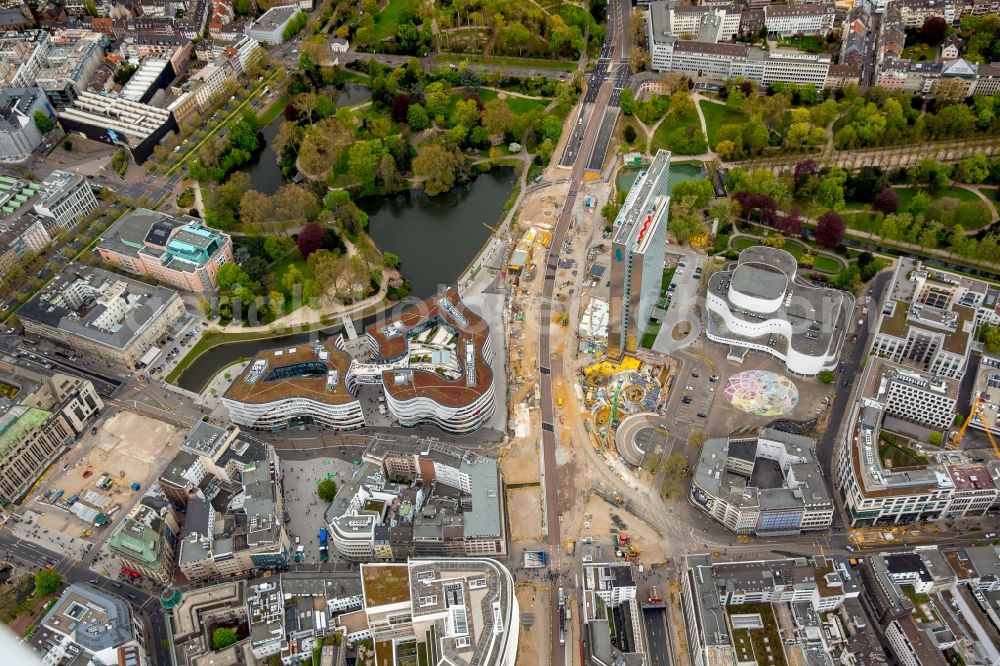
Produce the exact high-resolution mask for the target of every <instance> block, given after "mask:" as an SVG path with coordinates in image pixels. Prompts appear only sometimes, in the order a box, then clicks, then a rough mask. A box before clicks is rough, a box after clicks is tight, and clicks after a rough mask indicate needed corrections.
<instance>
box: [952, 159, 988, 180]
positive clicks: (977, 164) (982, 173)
mask: <svg viewBox="0 0 1000 666" xmlns="http://www.w3.org/2000/svg"><path fill="white" fill-rule="evenodd" d="M957 175H958V178H959V180H961V181H962V182H963V183H981V182H983V181H984V180H986V179H987V178H989V175H990V164H989V161H988V160H987V159H986V155H984V154H982V153H977V154H975V155H973V156H972V157H969V158H967V159H964V160H962V161H961V162H959V163H958V174H957Z"/></svg>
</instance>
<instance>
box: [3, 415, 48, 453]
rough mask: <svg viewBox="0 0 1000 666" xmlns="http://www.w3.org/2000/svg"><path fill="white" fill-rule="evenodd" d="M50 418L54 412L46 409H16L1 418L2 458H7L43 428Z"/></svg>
mask: <svg viewBox="0 0 1000 666" xmlns="http://www.w3.org/2000/svg"><path fill="white" fill-rule="evenodd" d="M50 416H52V412H47V411H45V410H44V409H36V408H35V407H29V408H27V409H26V410H25V409H24V408H17V407H15V408H14V409H11V410H10V412H8V413H7V414H6V415H5V416H4V417H3V418H0V457H3V456H6V455H7V453H8V452H9V451H10V450H11V448H12V447H13V446H14V445H15V444H18V443H20V442H21V440H23V439H24V438H25V437H26V436H27V435H28V433H29V432H31V431H32V430H34V429H35V428H38V427H41V425H42V424H43V423H45V421H47V420H48V418H49V417H50Z"/></svg>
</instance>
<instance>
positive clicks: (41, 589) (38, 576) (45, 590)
mask: <svg viewBox="0 0 1000 666" xmlns="http://www.w3.org/2000/svg"><path fill="white" fill-rule="evenodd" d="M62 582H63V579H62V576H60V575H59V573H58V572H56V571H53V570H52V569H42V570H41V571H37V572H35V596H37V597H44V596H47V595H49V594H52V593H53V592H55V591H56V590H58V589H59V586H60V585H62Z"/></svg>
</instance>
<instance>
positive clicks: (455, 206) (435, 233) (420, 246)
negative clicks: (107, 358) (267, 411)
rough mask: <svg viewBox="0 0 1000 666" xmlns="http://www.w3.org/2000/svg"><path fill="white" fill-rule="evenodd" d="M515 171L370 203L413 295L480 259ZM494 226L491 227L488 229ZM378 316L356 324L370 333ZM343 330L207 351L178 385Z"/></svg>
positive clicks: (372, 226)
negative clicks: (440, 190)
mask: <svg viewBox="0 0 1000 666" xmlns="http://www.w3.org/2000/svg"><path fill="white" fill-rule="evenodd" d="M515 178H516V176H515V171H514V169H510V168H500V169H493V170H492V171H490V172H489V173H484V174H482V175H480V176H479V177H477V178H476V179H475V180H473V181H471V182H469V183H466V184H465V185H460V186H458V187H456V188H453V189H452V190H451V191H449V192H446V193H444V194H441V195H438V196H436V197H433V198H431V197H428V196H427V195H426V194H424V192H423V191H422V190H411V191H409V192H403V193H400V194H397V195H393V196H391V197H383V198H379V199H368V200H366V201H362V202H361V204H360V205H361V207H362V208H363V209H364V210H365V211H366V212H367V213H368V215H369V218H368V230H369V233H370V234H371V237H372V239H373V240H374V241H375V244H376V245H377V246H378V247H379V249H381V250H383V251H389V252H392V253H393V254H396V255H398V256H399V258H400V259H401V261H402V265H401V266H400V269H401V270H402V271H403V275H405V276H406V277H407V279H409V280H410V286H411V295H413V296H415V297H417V298H427V297H428V296H431V295H432V294H434V292H435V291H437V287H438V285H440V284H451V283H454V282H455V281H456V280H457V279H458V276H459V275H461V273H462V271H464V270H465V268H466V266H468V265H469V262H471V261H472V259H473V258H474V257H475V256H476V254H478V252H479V250H480V249H482V247H483V245H485V243H486V241H487V239H489V237H490V235H491V234H492V233H493V230H492V229H491V228H490V227H495V226H496V224H497V223H498V222H499V221H500V216H501V213H502V211H503V204H504V202H505V201H506V200H507V198H508V197H509V196H510V193H511V191H512V190H513V188H514V182H515ZM487 225H490V226H487ZM372 321H374V317H368V318H366V319H359V320H356V321H355V322H354V327H355V329H356V330H357V331H358V332H361V331H364V329H365V327H366V326H368V324H370V323H371V322H372ZM341 329H342V326H340V325H339V324H338V325H335V326H331V327H329V328H327V329H324V330H322V331H313V332H311V333H297V334H293V335H288V336H285V337H280V338H267V339H264V340H246V341H242V342H231V343H227V344H223V345H219V346H217V347H213V348H212V349H210V350H208V351H206V352H205V353H204V354H202V355H201V356H200V357H199V358H198V360H197V361H196V362H195V363H193V364H192V365H191V366H190V367H189V368H188V369H187V370H185V371H184V373H183V374H182V375H181V376H180V377H179V378H178V379H177V385H178V386H180V387H181V388H184V389H187V390H189V391H194V392H200V391H201V390H202V389H203V388H204V387H205V385H206V384H207V383H208V382H209V380H211V379H212V377H214V376H215V374H216V373H218V372H219V371H220V370H222V369H223V368H225V367H226V366H229V365H231V364H233V363H236V362H237V361H238V360H240V359H241V358H250V357H252V356H254V354H256V353H257V352H258V351H259V350H261V349H268V348H271V347H281V346H286V345H296V344H301V343H303V342H307V341H309V340H316V339H317V337H319V338H325V337H326V336H328V335H332V334H335V333H338V332H340V331H341Z"/></svg>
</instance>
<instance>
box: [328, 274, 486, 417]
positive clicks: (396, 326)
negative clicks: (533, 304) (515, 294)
mask: <svg viewBox="0 0 1000 666" xmlns="http://www.w3.org/2000/svg"><path fill="white" fill-rule="evenodd" d="M366 335H367V341H368V353H369V357H370V359H369V360H367V361H365V362H361V361H358V360H357V359H355V360H354V361H353V362H352V363H351V367H350V369H349V370H348V372H347V379H346V385H347V389H348V390H350V391H352V392H356V391H357V389H358V387H359V386H360V385H361V384H379V385H381V386H382V389H383V391H384V392H385V400H386V407H387V409H388V410H389V413H390V414H392V416H393V418H395V419H396V420H398V421H399V423H400V424H401V425H403V426H407V427H412V426H415V425H418V424H422V423H429V424H432V425H436V426H437V427H439V428H441V429H442V430H445V431H447V432H451V433H466V432H471V431H473V430H476V429H478V428H481V427H482V426H483V424H485V423H486V421H487V420H488V419H489V418H490V417H491V416H492V415H493V412H494V411H495V410H496V396H495V395H494V392H493V370H492V368H491V367H490V361H491V360H492V359H493V348H492V345H491V343H490V331H489V327H488V326H487V324H486V322H485V321H483V320H482V319H481V318H480V317H479V316H477V315H476V314H474V313H473V312H472V311H470V310H469V309H468V308H466V307H465V305H464V304H463V303H462V301H461V300H460V299H459V297H458V292H457V291H456V290H455V289H448V290H447V291H445V292H443V293H441V294H437V295H435V296H432V297H431V298H428V299H427V300H425V301H423V302H422V303H419V304H417V305H415V306H413V307H411V308H409V309H408V310H406V311H405V312H403V313H402V314H400V315H399V316H398V317H396V318H395V319H393V320H391V321H389V322H387V323H377V324H373V325H372V326H369V327H368V330H367V333H366Z"/></svg>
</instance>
